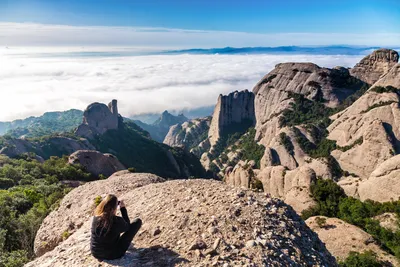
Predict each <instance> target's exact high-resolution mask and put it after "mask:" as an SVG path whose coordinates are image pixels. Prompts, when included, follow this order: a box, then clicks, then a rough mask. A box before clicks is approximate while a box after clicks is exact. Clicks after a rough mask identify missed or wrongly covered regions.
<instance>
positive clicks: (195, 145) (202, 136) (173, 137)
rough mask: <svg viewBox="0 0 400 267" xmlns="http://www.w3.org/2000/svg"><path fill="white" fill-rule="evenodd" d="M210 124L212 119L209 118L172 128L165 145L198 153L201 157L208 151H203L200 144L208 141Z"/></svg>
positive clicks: (194, 120)
mask: <svg viewBox="0 0 400 267" xmlns="http://www.w3.org/2000/svg"><path fill="white" fill-rule="evenodd" d="M210 122H211V117H207V118H201V119H193V120H190V121H186V122H184V123H182V124H176V125H174V126H171V128H170V129H169V131H168V134H167V136H166V137H165V139H164V142H163V143H164V144H166V145H169V146H172V147H182V148H185V149H187V150H190V151H191V152H192V151H193V152H196V154H197V155H199V157H200V155H201V154H202V153H203V152H205V151H206V150H207V148H206V149H204V150H203V151H201V150H202V148H203V146H200V144H201V143H202V142H204V141H205V140H206V139H207V133H208V130H209V129H210Z"/></svg>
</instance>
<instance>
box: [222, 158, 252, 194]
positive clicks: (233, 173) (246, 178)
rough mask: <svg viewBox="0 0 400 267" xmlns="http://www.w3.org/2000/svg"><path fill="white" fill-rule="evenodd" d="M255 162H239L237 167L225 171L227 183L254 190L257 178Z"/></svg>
mask: <svg viewBox="0 0 400 267" xmlns="http://www.w3.org/2000/svg"><path fill="white" fill-rule="evenodd" d="M253 167H254V162H248V161H239V162H238V163H237V164H236V165H235V167H234V168H233V167H228V168H227V169H226V170H225V176H224V178H225V183H227V184H229V185H233V186H237V187H243V188H253V185H254V183H255V182H256V180H257V178H256V177H255V174H254V171H253Z"/></svg>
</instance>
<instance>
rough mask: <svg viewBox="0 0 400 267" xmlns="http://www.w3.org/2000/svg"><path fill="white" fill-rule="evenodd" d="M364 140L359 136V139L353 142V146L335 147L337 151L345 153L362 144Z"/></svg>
mask: <svg viewBox="0 0 400 267" xmlns="http://www.w3.org/2000/svg"><path fill="white" fill-rule="evenodd" d="M363 141H364V139H363V137H362V136H361V137H360V138H358V139H357V140H356V141H354V142H353V144H351V145H348V146H337V147H336V148H337V149H339V150H340V151H343V152H346V151H347V150H350V149H352V148H353V147H355V146H357V145H361V144H362V143H363Z"/></svg>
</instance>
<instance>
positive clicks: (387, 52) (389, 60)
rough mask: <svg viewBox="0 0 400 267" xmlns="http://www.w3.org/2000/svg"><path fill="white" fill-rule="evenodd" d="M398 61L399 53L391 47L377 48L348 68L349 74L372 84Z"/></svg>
mask: <svg viewBox="0 0 400 267" xmlns="http://www.w3.org/2000/svg"><path fill="white" fill-rule="evenodd" d="M398 61H399V54H398V53H397V52H396V51H394V50H391V49H378V50H375V51H374V52H373V53H371V54H369V55H368V56H366V57H364V58H363V59H362V60H361V61H360V62H359V63H358V64H357V65H355V66H354V68H352V69H351V70H350V73H351V75H353V76H355V77H357V78H359V79H360V80H363V81H365V82H366V83H368V84H371V85H372V84H374V83H375V82H377V81H378V80H379V78H381V77H382V75H384V74H386V73H387V72H388V71H389V70H390V69H391V68H392V67H393V66H394V65H396V64H397V62H398Z"/></svg>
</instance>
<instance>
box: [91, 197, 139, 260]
mask: <svg viewBox="0 0 400 267" xmlns="http://www.w3.org/2000/svg"><path fill="white" fill-rule="evenodd" d="M118 206H119V209H120V211H121V214H122V217H119V216H116V215H115V214H116V213H117V209H118ZM141 225H142V221H141V220H140V219H135V220H134V221H133V222H132V223H130V221H129V217H128V212H127V211H126V208H125V204H124V201H123V200H121V201H118V199H117V197H116V196H114V195H108V196H107V197H106V198H105V199H104V200H103V201H102V202H101V203H100V204H99V205H98V206H97V208H96V210H95V211H94V217H93V222H92V236H91V239H90V250H91V252H92V255H93V256H94V257H95V258H97V259H99V260H113V259H118V258H121V257H122V256H124V255H125V252H126V251H127V250H128V248H129V246H130V244H131V242H132V240H133V237H134V236H135V235H136V233H137V232H138V231H139V229H140V227H141ZM121 233H124V234H122V235H121Z"/></svg>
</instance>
